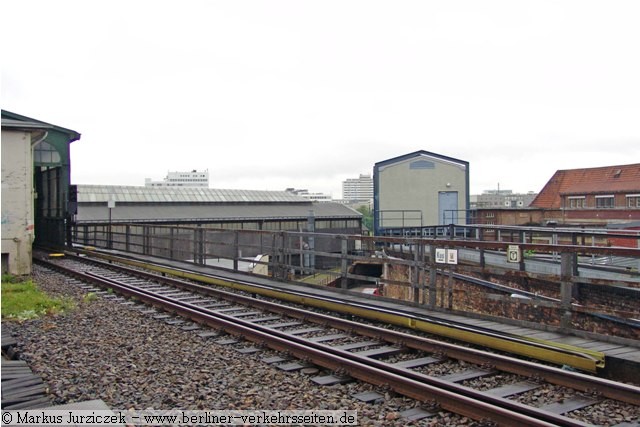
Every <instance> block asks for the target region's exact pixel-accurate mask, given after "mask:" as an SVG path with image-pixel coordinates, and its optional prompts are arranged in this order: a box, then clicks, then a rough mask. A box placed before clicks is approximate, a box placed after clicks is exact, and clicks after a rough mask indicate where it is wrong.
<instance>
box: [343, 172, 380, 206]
mask: <svg viewBox="0 0 640 427" xmlns="http://www.w3.org/2000/svg"><path fill="white" fill-rule="evenodd" d="M342 198H343V199H344V200H360V201H364V200H371V199H373V179H372V178H371V175H363V174H360V177H359V178H348V179H347V180H346V181H342Z"/></svg>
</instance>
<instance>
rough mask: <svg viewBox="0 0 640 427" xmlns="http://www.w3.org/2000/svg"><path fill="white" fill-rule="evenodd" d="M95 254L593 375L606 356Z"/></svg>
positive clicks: (546, 342)
mask: <svg viewBox="0 0 640 427" xmlns="http://www.w3.org/2000/svg"><path fill="white" fill-rule="evenodd" d="M93 255H96V256H99V257H101V258H104V259H108V260H110V261H117V262H122V263H126V264H129V265H133V266H137V267H141V268H147V269H152V270H155V271H158V272H160V273H162V274H169V275H173V276H178V277H181V278H183V279H191V280H194V281H198V282H202V283H208V284H214V285H219V286H226V287H231V288H234V289H237V290H243V291H246V292H250V293H260V294H262V295H265V296H267V297H272V298H278V299H281V300H288V301H291V302H294V303H305V304H309V305H312V306H316V307H319V308H323V309H326V310H329V311H337V312H349V313H351V314H355V315H357V316H360V317H363V318H369V319H373V320H377V321H384V322H387V323H390V324H394V325H397V326H402V327H408V328H412V329H416V330H420V331H423V332H428V333H432V334H435V335H441V336H445V337H448V338H452V339H456V340H461V341H465V342H469V343H473V344H477V345H482V346H486V347H490V348H494V349H497V350H501V351H506V352H510V353H516V354H520V355H521V356H526V357H532V358H534V359H538V360H545V361H548V362H552V363H555V364H559V363H561V364H566V365H569V366H572V367H575V368H578V369H581V370H585V371H590V372H594V373H595V372H596V371H597V368H598V367H603V366H604V361H605V355H604V353H602V352H593V351H591V350H587V349H582V348H578V347H574V346H569V345H563V344H558V343H553V342H548V341H543V340H539V339H532V338H525V337H520V336H514V335H511V334H504V333H499V332H496V331H492V330H487V329H486V328H479V327H472V326H469V325H466V324H459V323H455V322H451V321H444V320H442V319H440V318H437V317H431V316H426V315H423V316H416V315H415V314H414V313H409V312H406V311H401V310H389V309H384V308H381V307H377V306H373V305H367V304H363V303H358V304H355V303H347V302H345V301H344V300H340V299H337V298H331V297H322V296H318V295H314V294H311V293H305V292H300V291H293V290H288V291H287V292H286V293H285V292H283V291H282V290H274V289H273V288H271V287H269V286H265V285H260V284H256V283H252V282H248V281H241V280H237V279H230V278H228V277H224V276H216V275H204V274H202V273H196V272H193V271H189V270H184V269H177V268H175V267H167V266H164V265H162V264H157V263H150V262H145V261H140V260H137V259H135V258H129V257H123V256H117V255H110V254H93ZM345 307H346V310H345Z"/></svg>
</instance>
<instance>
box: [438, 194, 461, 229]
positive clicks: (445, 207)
mask: <svg viewBox="0 0 640 427" xmlns="http://www.w3.org/2000/svg"><path fill="white" fill-rule="evenodd" d="M438 221H440V225H449V224H457V223H458V192H457V191H441V192H440V193H438Z"/></svg>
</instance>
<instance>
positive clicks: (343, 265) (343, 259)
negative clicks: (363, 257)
mask: <svg viewBox="0 0 640 427" xmlns="http://www.w3.org/2000/svg"><path fill="white" fill-rule="evenodd" d="M340 239H341V241H340V271H341V276H342V279H341V280H340V287H341V288H342V289H347V287H348V279H347V267H348V266H349V262H348V261H349V260H348V259H347V248H348V242H347V238H346V237H345V236H341V237H340Z"/></svg>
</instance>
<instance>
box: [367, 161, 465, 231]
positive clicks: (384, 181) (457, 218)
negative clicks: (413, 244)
mask: <svg viewBox="0 0 640 427" xmlns="http://www.w3.org/2000/svg"><path fill="white" fill-rule="evenodd" d="M373 186H374V192H373V194H374V197H373V204H374V228H375V233H376V235H382V234H389V233H388V232H389V231H390V230H403V229H415V228H419V227H425V226H432V225H448V224H464V223H466V218H467V211H468V209H469V162H466V161H464V160H459V159H454V158H452V157H447V156H443V155H440V154H435V153H430V152H428V151H416V152H414V153H409V154H405V155H403V156H399V157H394V158H392V159H388V160H384V161H381V162H378V163H376V164H375V166H374V169H373Z"/></svg>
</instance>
